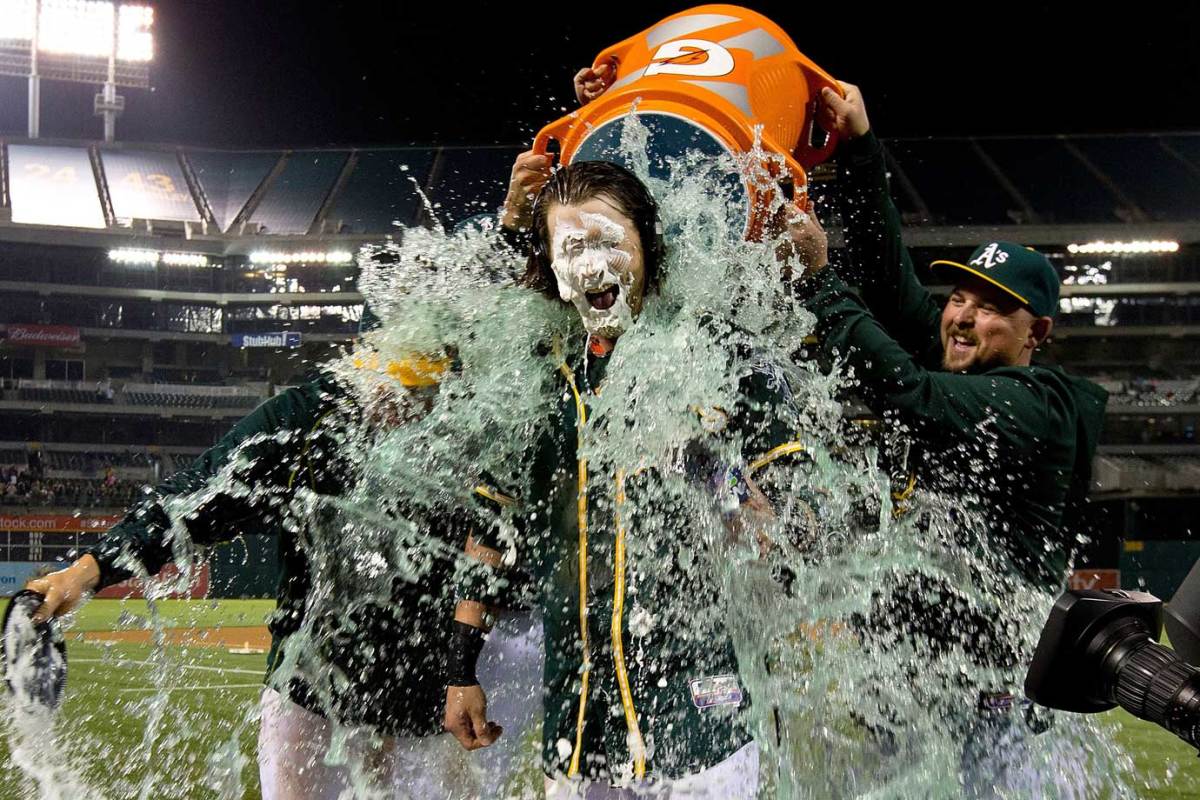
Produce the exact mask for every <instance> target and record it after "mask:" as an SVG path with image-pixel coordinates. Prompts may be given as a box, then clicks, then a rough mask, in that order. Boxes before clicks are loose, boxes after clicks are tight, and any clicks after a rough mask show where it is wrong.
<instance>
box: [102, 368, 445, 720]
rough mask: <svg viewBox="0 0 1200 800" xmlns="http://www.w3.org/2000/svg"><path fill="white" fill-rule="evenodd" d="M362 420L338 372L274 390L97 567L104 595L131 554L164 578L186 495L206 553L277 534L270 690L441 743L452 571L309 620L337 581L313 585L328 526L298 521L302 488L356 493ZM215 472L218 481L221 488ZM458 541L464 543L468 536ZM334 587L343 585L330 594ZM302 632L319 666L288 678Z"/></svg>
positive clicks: (106, 547)
mask: <svg viewBox="0 0 1200 800" xmlns="http://www.w3.org/2000/svg"><path fill="white" fill-rule="evenodd" d="M359 417H360V410H359V408H358V407H357V406H356V404H355V403H354V402H353V401H352V400H351V399H350V397H349V395H348V392H347V391H346V390H345V389H344V388H343V387H342V386H341V385H340V384H339V383H337V382H336V381H334V380H332V379H330V378H328V377H326V378H321V379H319V380H316V381H313V382H311V383H307V384H304V385H302V386H300V387H297V388H293V389H289V390H287V391H286V392H283V393H281V394H279V395H276V396H275V397H272V398H271V399H269V400H267V401H266V402H264V403H263V404H262V405H260V406H259V407H258V408H256V409H255V410H254V411H253V412H251V413H250V414H249V415H248V416H246V417H245V418H243V419H242V420H241V421H240V422H238V423H237V424H236V425H235V426H234V427H233V429H232V430H230V431H229V433H227V434H226V435H225V436H224V437H222V439H221V440H220V441H219V442H218V443H217V444H216V445H214V446H213V447H212V448H210V449H209V450H207V451H206V452H205V453H204V454H203V455H201V456H200V457H199V458H198V459H196V461H195V462H194V463H193V464H192V465H191V466H190V467H188V468H187V469H184V470H181V471H180V472H177V473H175V474H174V475H172V476H170V477H169V478H167V479H166V480H165V481H164V482H163V483H161V484H160V485H159V486H157V487H154V488H153V489H147V490H146V495H145V498H144V499H143V500H142V501H141V502H140V503H139V504H138V505H136V506H135V507H134V508H132V509H131V510H130V511H129V512H128V513H127V514H126V515H125V517H124V518H123V519H122V520H121V521H120V522H118V523H117V524H116V525H115V526H113V527H112V528H111V529H110V530H109V531H108V532H107V533H106V534H104V536H103V537H102V538H101V541H100V543H99V544H98V545H97V546H96V547H94V548H92V549H91V550H90V551H89V552H90V553H91V555H93V556H94V557H95V558H96V561H97V562H98V563H99V565H100V572H101V579H100V584H101V586H102V587H103V586H109V585H112V584H114V583H117V582H120V581H122V580H124V579H126V578H129V577H130V576H131V572H130V571H129V570H128V569H127V568H125V567H124V566H122V564H124V563H127V562H125V561H123V559H122V555H125V556H127V557H131V558H133V559H134V560H136V562H137V563H139V564H140V565H141V566H142V567H143V568H144V569H145V570H146V572H147V573H148V574H151V575H153V574H156V573H157V572H158V571H159V570H160V569H161V568H162V567H163V566H164V565H165V564H167V563H168V562H170V561H171V560H172V558H173V555H172V548H171V543H170V537H169V535H168V533H169V531H170V528H171V521H170V515H169V513H168V510H167V506H168V505H170V504H171V503H172V502H173V501H176V500H178V499H181V498H184V499H185V501H188V500H192V499H193V498H195V499H197V500H198V501H199V504H198V505H197V506H196V508H195V510H194V511H192V512H191V513H190V514H189V515H188V516H187V517H186V519H185V525H186V527H187V532H188V535H189V536H190V537H191V539H192V540H193V541H194V542H195V543H197V544H200V545H213V544H217V543H220V542H227V541H230V540H231V539H233V538H235V537H237V536H238V535H239V534H241V533H243V532H245V533H264V532H275V533H277V534H278V552H279V565H280V573H279V584H278V588H277V593H276V595H277V601H278V605H277V608H276V611H275V612H274V613H273V614H272V616H271V618H270V620H269V623H268V626H269V628H270V631H271V635H272V644H271V651H270V655H269V656H268V670H267V682H268V683H269V684H270V685H272V686H275V688H277V689H279V690H280V691H284V692H286V693H288V694H289V695H290V697H291V699H292V700H293V701H295V702H297V703H299V704H300V705H302V706H304V707H306V708H308V709H310V710H312V711H315V712H317V713H319V714H322V715H323V716H328V717H331V718H333V719H335V720H337V721H339V722H341V723H344V724H367V725H371V726H374V727H376V728H377V729H379V730H381V731H382V732H384V733H387V734H392V735H404V736H413V735H426V734H432V733H436V732H438V731H440V729H441V718H442V707H443V703H444V701H445V691H444V687H445V680H444V663H445V655H444V654H445V651H446V640H447V633H448V626H447V625H446V622H445V621H446V620H447V619H448V618H449V617H450V616H452V615H453V603H454V598H453V592H452V591H449V590H446V589H445V587H446V586H448V585H449V583H448V582H449V580H450V578H449V571H450V569H451V564H449V563H440V562H437V561H436V560H434V562H433V564H432V567H431V568H430V570H429V571H428V573H426V574H425V576H424V578H423V579H422V580H419V581H417V582H409V581H406V580H401V579H400V578H396V579H394V580H393V581H392V584H391V596H390V597H389V598H384V599H383V600H382V602H380V601H379V599H378V598H371V599H363V600H362V602H359V600H360V599H362V598H356V597H354V596H353V594H352V592H353V586H351V587H350V589H351V593H348V594H347V595H346V599H345V602H343V603H341V606H342V608H343V609H344V610H345V613H344V614H342V613H339V614H323V615H318V618H316V619H307V618H306V615H309V616H311V615H312V614H313V612H312V609H311V607H310V594H311V592H312V591H313V588H314V582H315V581H317V580H322V581H330V580H332V579H331V578H330V576H328V575H322V576H314V574H313V572H312V569H311V567H310V557H309V554H308V553H306V549H305V544H304V541H305V539H306V536H305V532H306V531H308V530H311V528H310V526H312V525H314V524H321V520H320V519H318V518H305V519H297V518H296V517H297V511H296V510H295V509H293V508H292V507H291V506H290V504H291V501H292V500H293V498H294V496H295V491H296V489H297V488H298V487H300V486H304V487H306V488H308V489H310V490H312V491H313V492H314V493H316V494H319V495H323V496H327V497H338V496H341V495H343V494H344V493H345V492H346V491H347V490H348V489H349V487H351V486H352V485H353V483H354V481H355V474H356V473H355V470H356V467H355V464H354V463H353V459H352V458H351V457H350V456H351V454H350V453H348V452H347V451H348V450H350V449H351V448H350V447H349V446H348V444H347V431H348V430H350V429H352V428H354V426H355V425H356V424H357V421H358V419H359ZM218 475H221V480H220V481H217V482H214V481H213V478H214V477H215V476H218ZM247 490H249V491H247ZM205 492H208V493H209V494H208V495H207V496H205V494H204V493H205ZM314 516H315V517H320V515H319V514H317V515H314ZM443 519H445V518H444V517H443ZM437 527H440V528H441V530H434V531H433V534H434V535H435V536H438V537H452V536H453V534H452V533H451V532H450V531H449V530H447V529H449V528H452V527H453V526H451V525H449V524H448V523H444V522H443V523H439V524H438V526H437ZM448 544H450V546H451V547H454V548H456V549H461V547H462V542H461V541H458V540H455V541H454V542H452V543H451V542H448ZM326 555H328V554H326ZM248 568H253V567H252V566H249V567H248ZM322 588H326V587H322ZM332 591H334V592H340V591H343V589H342V587H339V586H333V587H332ZM306 623H308V624H306ZM302 628H303V629H304V630H305V632H306V635H307V636H310V637H311V639H310V640H309V641H308V642H306V643H305V647H307V648H312V650H313V652H311V653H308V654H307V656H308V657H309V659H310V660H311V661H312V662H313V663H315V664H316V665H317V668H316V669H309V670H302V671H293V670H290V669H280V667H281V661H282V660H283V658H282V656H283V653H284V649H283V645H284V643H285V642H286V641H287V640H288V638H289V637H290V636H292V635H294V634H296V633H297V632H298V631H300V630H301V629H302ZM284 673H286V674H284Z"/></svg>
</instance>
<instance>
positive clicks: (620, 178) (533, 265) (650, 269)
mask: <svg viewBox="0 0 1200 800" xmlns="http://www.w3.org/2000/svg"><path fill="white" fill-rule="evenodd" d="M596 197H604V198H606V199H608V200H611V201H612V203H613V204H614V205H615V206H616V207H617V208H618V209H619V210H620V211H621V213H622V214H624V215H625V216H627V217H629V219H630V220H631V221H632V222H633V226H634V228H635V229H636V230H637V232H638V238H639V239H641V245H642V258H643V261H644V264H645V270H646V293H647V294H649V293H651V292H652V291H655V290H657V288H658V280H659V270H660V269H661V267H662V261H663V257H664V255H665V250H664V247H663V241H662V231H661V227H660V225H659V221H658V204H657V203H655V202H654V198H653V197H652V196H651V194H650V190H649V189H647V188H646V185H645V184H644V183H642V182H641V181H640V180H638V177H637V176H636V175H634V174H633V173H632V172H630V171H629V170H628V169H626V168H625V167H622V166H621V165H620V164H614V163H612V162H610V161H576V162H574V163H571V164H567V165H566V166H564V167H560V168H559V169H557V170H556V171H555V172H554V174H553V175H551V176H550V180H549V181H547V182H546V185H545V186H543V187H542V190H541V191H540V192H538V196H537V198H536V199H535V200H534V201H533V222H532V237H533V241H532V248H531V250H530V253H529V260H528V262H527V264H526V268H525V275H524V276H523V277H522V278H521V281H520V282H521V284H522V285H523V286H526V287H528V288H530V289H534V290H536V291H539V292H541V293H543V294H545V295H546V296H547V297H550V298H553V299H555V300H558V299H560V298H559V296H558V281H557V280H556V279H555V277H554V270H553V269H552V268H551V266H550V265H551V263H552V262H553V260H554V259H553V257H552V256H551V254H550V207H551V206H552V205H554V204H556V203H557V204H560V205H576V204H579V203H584V202H587V201H588V200H591V199H593V198H596Z"/></svg>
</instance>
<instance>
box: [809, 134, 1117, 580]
mask: <svg viewBox="0 0 1200 800" xmlns="http://www.w3.org/2000/svg"><path fill="white" fill-rule="evenodd" d="M839 164H840V169H841V177H840V183H841V186H842V190H843V191H842V203H843V206H842V217H843V222H844V224H845V231H846V243H847V247H848V249H849V251H850V255H851V258H852V261H853V262H854V268H855V269H856V272H855V273H854V275H853V280H854V282H855V283H856V284H858V285H860V286H861V296H860V295H859V294H857V293H856V292H854V291H852V290H851V289H850V287H849V286H848V285H847V283H846V281H844V280H843V279H842V277H841V276H839V275H838V274H837V272H835V271H834V270H833V269H832V268H827V269H825V270H822V271H821V272H820V273H818V274H817V275H815V276H811V277H810V278H809V279H807V281H806V282H805V283H804V284H802V286H801V292H802V293H803V294H804V295H805V296H806V298H807V299H806V304H807V306H808V308H809V309H810V310H812V311H813V312H814V313H815V314H816V315H817V322H818V324H817V335H818V338H819V340H820V347H821V348H822V349H823V350H824V351H825V354H826V355H827V356H831V355H833V354H835V353H836V354H837V355H838V356H840V357H841V358H842V359H844V360H845V363H846V364H847V365H849V366H850V367H852V368H853V369H854V374H855V376H856V378H857V379H858V381H859V382H860V386H861V390H862V391H863V392H864V394H866V395H867V397H868V399H869V400H870V402H871V403H872V404H873V405H875V406H877V408H876V410H877V411H885V410H890V411H892V412H894V413H895V414H896V415H897V416H898V417H899V421H900V422H902V423H903V424H905V425H907V426H908V427H909V428H910V430H911V433H912V437H913V438H914V439H915V440H916V441H918V442H920V444H921V448H920V452H919V453H917V454H914V456H913V457H912V460H911V463H910V466H911V467H912V468H913V469H914V472H915V474H916V476H917V479H918V486H924V487H925V488H929V489H934V490H940V491H943V492H946V493H947V494H949V495H951V496H956V497H961V498H962V500H963V502H964V503H965V504H966V505H968V506H969V507H974V508H976V509H977V510H979V511H980V512H981V513H983V514H984V516H985V517H986V521H987V527H988V530H989V532H990V540H991V542H992V543H993V546H994V547H997V548H1001V549H1002V551H1003V552H1004V554H1005V555H1006V556H1007V557H1009V558H1011V559H1012V562H1013V563H1014V564H1015V566H1016V568H1017V570H1018V572H1019V574H1022V575H1023V576H1024V577H1025V578H1026V579H1027V580H1030V581H1032V582H1034V583H1036V584H1038V585H1040V586H1043V587H1046V588H1048V589H1051V590H1054V589H1057V588H1058V587H1060V586H1061V585H1062V584H1063V582H1064V580H1065V577H1066V576H1065V573H1066V568H1067V565H1068V562H1069V558H1070V556H1071V554H1072V551H1073V550H1074V547H1075V543H1076V536H1077V534H1078V533H1079V523H1080V518H1079V516H1080V511H1081V508H1082V505H1083V502H1084V500H1085V495H1086V493H1087V489H1088V485H1089V483H1090V477H1091V462H1092V457H1093V455H1094V453H1095V450H1096V443H1097V440H1098V438H1099V434H1100V428H1101V425H1102V423H1103V418H1104V407H1105V403H1106V401H1107V393H1106V392H1105V391H1104V390H1103V389H1101V388H1100V387H1099V386H1097V385H1095V384H1093V383H1091V382H1089V381H1086V380H1083V379H1081V378H1075V377H1071V376H1069V375H1067V374H1066V373H1064V372H1063V371H1062V370H1061V369H1058V368H1055V367H1044V366H1036V365H1034V366H1029V367H1001V368H994V369H989V370H987V371H985V372H982V373H976V374H952V373H948V372H945V371H942V370H941V368H940V365H941V353H942V348H941V338H940V316H941V308H940V306H939V305H938V303H937V302H936V301H935V300H934V298H933V297H932V296H931V295H930V293H929V291H928V290H926V289H925V287H923V286H922V285H921V284H920V283H919V282H918V281H917V279H916V276H915V274H914V272H913V266H912V261H911V259H910V257H909V254H908V251H907V250H906V249H905V247H904V246H903V244H902V243H901V239H900V217H899V213H898V212H897V211H896V208H895V206H894V205H893V204H892V201H891V198H890V195H889V193H888V186H887V177H886V171H885V161H884V154H883V149H882V146H881V145H880V143H879V141H878V140H877V139H876V138H875V136H874V134H870V133H869V134H867V135H866V136H863V137H860V138H859V139H855V140H851V141H850V142H848V143H847V144H845V145H843V147H842V149H841V151H840V152H839Z"/></svg>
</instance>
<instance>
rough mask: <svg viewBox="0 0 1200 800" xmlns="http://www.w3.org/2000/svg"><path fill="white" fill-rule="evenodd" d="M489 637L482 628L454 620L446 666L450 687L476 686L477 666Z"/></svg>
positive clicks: (447, 680) (477, 679) (477, 681)
mask: <svg viewBox="0 0 1200 800" xmlns="http://www.w3.org/2000/svg"><path fill="white" fill-rule="evenodd" d="M486 640H487V635H486V634H485V633H484V632H483V629H482V628H476V627H475V626H474V625H468V624H467V623H465V622H459V621H458V620H454V622H453V623H452V628H451V631H450V652H449V657H448V658H447V664H446V682H447V685H449V686H475V685H476V684H478V683H479V678H478V677H476V675H475V665H476V664H477V663H478V662H479V653H480V651H482V650H483V643H484V641H486Z"/></svg>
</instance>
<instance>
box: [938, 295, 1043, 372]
mask: <svg viewBox="0 0 1200 800" xmlns="http://www.w3.org/2000/svg"><path fill="white" fill-rule="evenodd" d="M1040 319H1047V322H1048V318H1045V317H1043V318H1040ZM1038 320H1039V318H1038V317H1035V316H1034V315H1033V314H1032V313H1031V312H1030V311H1029V310H1028V309H1027V308H1025V307H1024V306H1022V305H1021V304H1020V303H1019V302H1017V300H1015V299H1014V298H1013V297H1011V296H1010V295H1008V294H1007V293H1006V292H1004V291H1001V290H1000V289H998V288H996V287H995V286H993V285H992V284H990V283H988V282H987V281H983V280H979V279H977V278H970V277H967V278H964V279H963V280H962V281H961V282H960V283H959V284H958V285H957V286H956V287H954V292H953V293H952V294H951V295H950V299H949V300H948V301H947V302H946V306H945V308H943V309H942V326H941V336H942V368H943V369H945V370H946V371H947V372H981V371H983V370H986V369H991V368H992V367H1008V366H1016V365H1027V364H1029V362H1030V358H1031V357H1032V355H1033V350H1034V349H1035V348H1036V347H1037V345H1038V344H1040V342H1041V340H1042V339H1043V338H1045V333H1049V328H1048V327H1047V328H1046V330H1045V332H1044V333H1041V335H1038V333H1040V332H1035V330H1034V329H1035V323H1037V322H1038Z"/></svg>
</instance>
